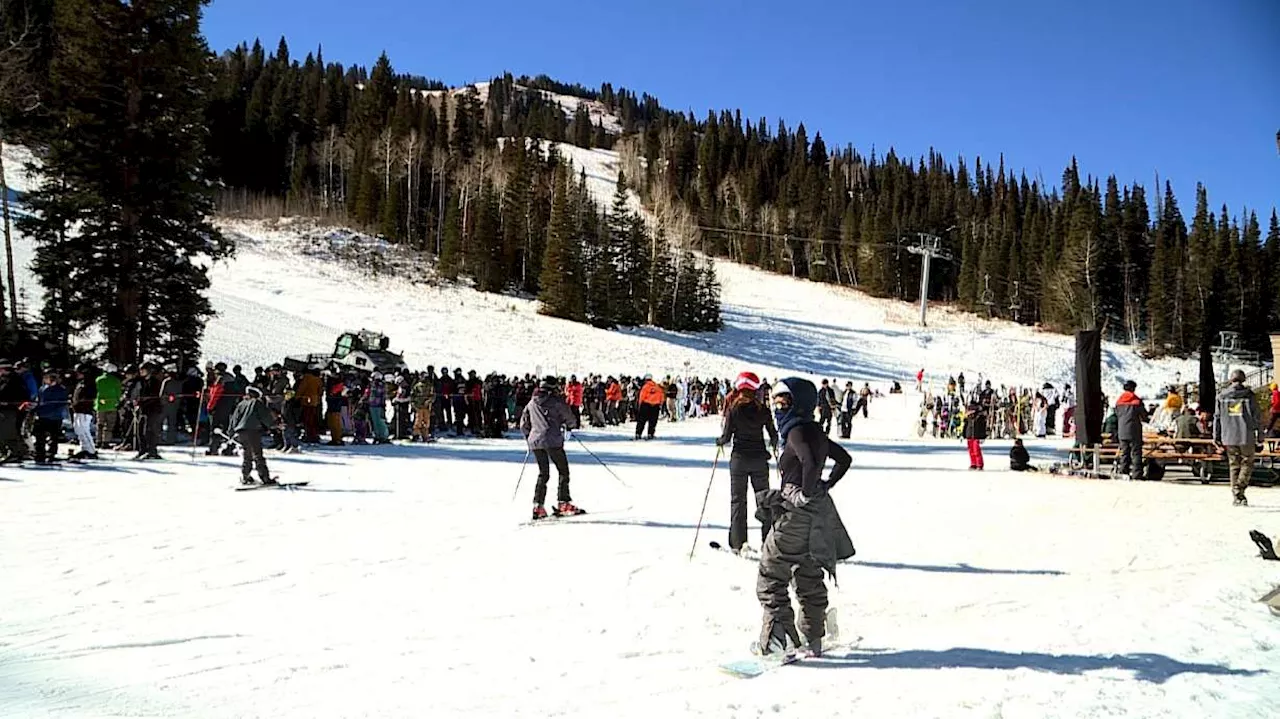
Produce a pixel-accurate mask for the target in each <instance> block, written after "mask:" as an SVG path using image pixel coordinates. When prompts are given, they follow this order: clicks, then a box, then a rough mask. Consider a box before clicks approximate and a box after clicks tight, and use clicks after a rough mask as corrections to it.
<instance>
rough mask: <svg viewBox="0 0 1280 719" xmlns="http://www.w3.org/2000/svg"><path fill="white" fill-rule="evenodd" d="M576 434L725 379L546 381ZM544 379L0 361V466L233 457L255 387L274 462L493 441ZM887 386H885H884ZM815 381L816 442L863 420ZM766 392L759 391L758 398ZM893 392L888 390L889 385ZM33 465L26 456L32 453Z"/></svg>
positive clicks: (703, 398)
mask: <svg viewBox="0 0 1280 719" xmlns="http://www.w3.org/2000/svg"><path fill="white" fill-rule="evenodd" d="M553 379H555V380H556V384H557V386H559V387H561V388H562V392H563V394H564V397H565V400H566V402H567V403H568V404H569V406H570V407H571V408H572V410H573V412H574V415H575V417H576V418H577V419H578V420H579V422H580V424H583V425H590V426H593V427H611V426H621V425H634V427H635V439H637V440H643V439H653V437H654V436H655V433H656V429H657V424H658V422H659V421H672V422H675V421H682V420H685V419H688V418H696V417H704V416H707V415H716V414H719V413H720V412H721V411H722V407H723V402H724V398H725V396H726V395H727V394H728V393H729V392H730V391H731V390H732V385H731V383H730V381H729V380H728V379H719V378H706V379H703V378H700V377H698V376H692V377H688V378H686V377H672V376H666V377H663V378H662V379H661V380H657V379H655V378H654V377H653V376H652V375H651V374H635V375H629V374H626V375H617V376H614V375H604V374H600V373H591V374H587V375H584V376H583V377H582V378H581V379H579V377H578V376H577V375H576V374H573V375H570V376H568V377H567V378H565V377H559V378H553ZM542 381H543V378H538V377H535V376H534V374H532V373H530V374H525V375H524V376H507V375H503V374H499V373H496V372H491V373H489V374H488V375H486V376H484V377H483V378H482V377H480V376H479V375H478V373H477V372H476V371H475V370H469V371H467V372H466V374H465V376H464V371H463V369H462V368H460V367H458V368H447V367H441V368H440V369H439V371H437V370H436V368H435V367H434V366H431V367H427V369H426V371H424V372H417V373H415V372H410V371H408V370H403V371H400V372H398V373H387V374H385V375H384V374H380V373H376V372H375V373H372V374H364V373H359V372H354V371H345V370H343V369H342V368H340V367H337V366H336V365H331V366H330V367H329V368H327V369H326V368H321V367H319V366H313V367H311V368H308V369H306V370H304V371H300V372H293V373H289V372H286V371H285V370H284V368H283V367H282V366H281V365H279V364H273V365H270V366H269V367H257V368H255V369H254V370H253V377H252V378H250V377H248V376H246V375H245V374H244V372H243V367H242V366H240V365H234V366H232V367H230V368H228V366H227V364H226V363H225V362H218V363H209V364H207V365H206V366H205V368H204V371H203V372H201V371H200V370H199V369H198V368H196V367H191V368H189V369H187V370H186V371H185V372H183V371H179V369H178V368H177V367H176V366H175V365H172V364H169V365H161V364H160V363H158V362H154V361H149V362H144V363H142V364H139V365H128V366H125V367H124V368H118V367H116V366H115V365H113V364H111V363H104V364H102V365H100V366H99V365H95V364H91V363H82V364H79V365H77V366H76V367H75V368H74V369H73V370H70V371H59V370H57V369H55V368H52V367H49V366H48V365H47V363H43V364H41V365H37V366H31V364H30V363H28V362H25V361H21V362H18V363H17V364H11V363H9V362H7V361H4V360H0V444H2V445H3V452H4V454H3V459H2V460H0V461H3V462H4V463H8V464H13V463H20V462H23V461H26V460H28V459H32V458H34V460H35V461H36V462H37V463H39V464H48V463H51V462H55V461H58V460H59V459H60V458H59V456H58V446H59V444H60V443H63V442H66V441H68V439H69V440H70V441H71V442H72V443H74V444H76V445H78V451H75V452H73V453H70V454H69V457H68V458H69V459H72V460H75V461H83V460H94V459H98V452H97V448H98V447H106V448H111V449H115V450H119V451H130V452H135V453H136V455H135V459H138V460H153V459H161V455H160V451H159V450H160V447H162V446H175V445H184V446H193V447H194V446H200V447H203V448H205V454H208V455H214V454H219V453H221V454H232V453H234V451H235V447H236V444H237V443H236V442H235V441H234V438H235V436H236V433H237V431H238V429H239V428H238V427H236V426H233V413H234V411H235V409H236V406H237V404H238V403H239V402H240V400H241V399H243V398H245V397H246V395H247V394H248V393H249V392H250V388H255V389H256V390H258V391H259V392H260V393H261V396H262V399H263V401H264V403H265V405H266V407H267V409H268V410H269V412H270V417H271V423H270V424H271V427H270V429H269V430H268V431H267V433H266V434H267V437H269V439H268V438H267V437H264V440H265V443H266V444H267V445H268V446H270V447H274V448H276V449H279V450H282V451H284V452H289V453H292V452H297V451H299V449H300V447H301V446H302V445H317V444H324V445H327V446H344V445H348V444H352V445H368V444H385V443H389V442H391V441H393V440H400V441H412V442H434V441H436V439H437V438H439V437H467V436H470V437H483V438H498V437H505V436H507V435H508V432H509V431H510V430H511V429H512V428H513V427H514V425H515V423H516V422H517V421H518V418H519V417H520V415H521V412H522V411H523V409H524V407H525V405H527V404H528V403H529V401H530V399H531V398H532V396H533V393H534V390H535V389H536V388H537V386H538V385H539V383H540V382H542ZM895 385H897V383H895ZM836 387H837V384H836V381H835V380H831V381H830V382H828V381H827V380H823V381H822V389H821V390H820V417H821V421H822V424H823V428H824V430H825V431H828V432H829V431H830V429H831V426H832V422H833V419H835V418H838V419H839V425H840V429H841V434H842V436H845V437H847V436H849V427H850V425H851V423H852V419H853V417H854V416H855V415H856V414H857V413H858V412H861V413H862V415H863V416H864V417H865V416H867V405H868V402H869V400H870V399H871V398H872V397H873V396H877V395H879V391H878V390H877V391H874V392H873V391H872V390H871V389H870V387H869V386H868V385H866V384H864V385H863V387H862V388H861V389H855V388H854V386H853V383H852V382H846V383H845V387H844V390H843V391H842V392H838V391H837V389H836ZM769 389H770V385H769V383H768V381H767V380H765V381H763V382H762V385H761V387H760V390H759V392H760V393H761V397H762V398H764V399H765V401H767V398H768V396H769V394H768V393H769ZM898 389H900V387H898ZM32 455H34V456H32Z"/></svg>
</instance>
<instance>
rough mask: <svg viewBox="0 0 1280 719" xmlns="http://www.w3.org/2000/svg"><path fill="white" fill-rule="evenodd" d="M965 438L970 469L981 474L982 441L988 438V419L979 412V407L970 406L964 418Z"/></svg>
mask: <svg viewBox="0 0 1280 719" xmlns="http://www.w3.org/2000/svg"><path fill="white" fill-rule="evenodd" d="M964 438H965V440H966V443H967V444H968V445H969V469H970V470H974V471H978V472H981V471H982V469H983V461H982V440H984V439H986V438H987V418H986V416H985V415H984V414H983V413H982V412H980V411H978V405H976V404H971V405H969V409H968V411H967V412H966V413H965V417H964Z"/></svg>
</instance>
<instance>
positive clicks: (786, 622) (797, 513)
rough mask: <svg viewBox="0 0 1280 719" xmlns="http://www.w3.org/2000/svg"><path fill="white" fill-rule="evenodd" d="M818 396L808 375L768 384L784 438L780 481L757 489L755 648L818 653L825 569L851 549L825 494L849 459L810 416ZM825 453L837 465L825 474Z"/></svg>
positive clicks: (823, 631) (822, 625)
mask: <svg viewBox="0 0 1280 719" xmlns="http://www.w3.org/2000/svg"><path fill="white" fill-rule="evenodd" d="M817 403H818V390H817V388H816V387H814V385H813V383H812V382H810V381H808V380H805V379H801V378H799V377H788V378H786V379H783V380H780V381H779V382H778V383H777V384H776V385H774V387H773V406H774V417H775V418H776V419H777V422H778V435H779V436H780V437H781V438H782V454H781V455H780V456H779V457H778V471H779V473H780V474H781V475H782V489H781V490H776V489H771V490H767V491H765V492H763V493H761V494H758V495H756V504H757V506H758V507H760V511H759V512H758V516H760V518H761V519H762V520H768V524H769V525H770V526H771V527H772V529H771V531H770V532H769V536H768V538H767V539H766V540H765V542H764V547H763V549H762V551H761V556H760V570H759V575H758V577H757V578H756V597H757V598H758V599H759V600H760V605H761V606H762V607H763V608H764V624H763V626H762V627H761V629H760V638H759V641H758V642H757V644H756V651H758V652H759V653H760V654H775V653H786V652H790V651H793V650H795V649H799V648H804V649H805V650H807V651H808V652H809V653H811V654H813V655H820V654H821V653H822V638H823V637H824V636H825V635H826V612H827V586H826V584H825V582H824V577H823V571H824V570H825V571H826V572H827V574H830V575H831V576H832V577H833V578H834V577H835V571H836V562H838V561H840V560H842V559H847V558H849V557H852V556H853V554H854V547H853V542H852V541H851V540H850V539H849V534H848V532H846V531H845V528H844V524H843V523H842V522H841V521H840V514H839V513H838V512H837V511H836V505H835V503H834V502H833V501H832V500H831V496H830V494H829V492H830V490H831V488H832V487H834V486H835V484H836V483H837V482H839V481H840V479H841V478H842V477H844V475H845V473H846V472H848V471H849V465H850V464H852V462H853V460H852V459H851V458H850V457H849V453H848V452H846V451H845V450H844V448H843V447H841V446H840V445H839V444H836V443H835V442H834V441H832V440H831V439H830V438H828V437H827V435H826V434H825V433H824V432H823V431H822V427H821V426H820V425H819V424H818V423H817V422H816V421H814V418H813V412H814V409H815V407H816V405H817ZM828 458H830V459H831V460H833V461H834V462H835V467H834V468H833V469H832V470H831V474H830V475H829V476H828V477H827V479H825V480H824V479H823V478H822V469H823V466H824V465H825V464H826V462H827V459H828ZM793 581H794V582H795V585H796V597H797V598H798V599H799V600H800V625H799V632H797V631H796V622H795V611H794V610H793V609H792V608H791V596H790V593H789V589H788V587H789V585H790V584H791V582H793ZM801 635H803V637H804V638H803V643H802V640H801Z"/></svg>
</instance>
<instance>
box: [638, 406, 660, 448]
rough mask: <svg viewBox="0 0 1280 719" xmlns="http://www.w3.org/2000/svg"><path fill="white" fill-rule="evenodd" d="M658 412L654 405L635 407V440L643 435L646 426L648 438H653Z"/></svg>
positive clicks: (656, 426)
mask: <svg viewBox="0 0 1280 719" xmlns="http://www.w3.org/2000/svg"><path fill="white" fill-rule="evenodd" d="M658 411H659V407H658V405H656V404H644V403H640V404H639V405H638V406H637V407H636V439H640V436H641V434H643V433H644V430H645V425H648V428H649V429H648V432H649V433H648V435H647V436H648V437H653V433H654V431H656V430H657V428H658Z"/></svg>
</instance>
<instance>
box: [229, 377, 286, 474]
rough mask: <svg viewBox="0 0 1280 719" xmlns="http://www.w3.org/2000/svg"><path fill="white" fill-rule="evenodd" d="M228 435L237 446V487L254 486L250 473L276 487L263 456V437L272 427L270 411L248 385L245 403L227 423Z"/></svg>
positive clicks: (242, 402) (265, 458) (258, 394)
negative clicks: (241, 485) (238, 455)
mask: <svg viewBox="0 0 1280 719" xmlns="http://www.w3.org/2000/svg"><path fill="white" fill-rule="evenodd" d="M229 425H230V427H231V433H232V435H233V436H234V437H235V438H236V441H237V442H239V443H240V454H241V455H242V460H241V463H240V483H241V484H253V475H252V472H253V470H255V469H256V470H257V472H258V479H259V480H260V481H261V482H262V483H263V484H276V480H275V479H273V478H272V477H271V472H270V470H268V469H267V457H266V455H265V454H263V452H262V434H263V433H264V432H270V431H271V428H272V427H273V426H274V422H272V420H271V410H270V409H267V403H266V402H265V401H264V400H263V398H262V390H261V389H259V388H258V387H254V386H252V385H250V386H249V387H247V388H245V395H244V399H242V400H240V403H239V404H237V405H236V408H235V411H233V412H232V413H231V420H230V422H229Z"/></svg>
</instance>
